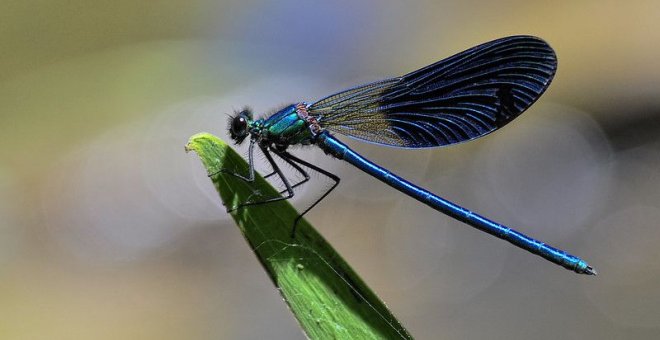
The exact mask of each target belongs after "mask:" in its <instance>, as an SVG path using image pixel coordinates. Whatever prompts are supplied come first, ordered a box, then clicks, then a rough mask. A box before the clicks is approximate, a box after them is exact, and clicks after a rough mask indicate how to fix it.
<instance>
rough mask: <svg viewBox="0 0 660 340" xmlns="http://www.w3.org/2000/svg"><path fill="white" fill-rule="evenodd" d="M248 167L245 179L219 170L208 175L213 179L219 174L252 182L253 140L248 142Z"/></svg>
mask: <svg viewBox="0 0 660 340" xmlns="http://www.w3.org/2000/svg"><path fill="white" fill-rule="evenodd" d="M248 166H249V170H248V171H249V172H248V175H247V177H245V176H243V175H241V174H238V173H235V172H233V171H231V170H229V169H220V170H218V171H216V172H214V173H212V174H209V175H208V176H209V177H213V176H215V175H217V174H219V173H224V174H228V175H232V176H234V177H238V178H240V179H242V180H244V181H246V182H254V139H252V140H250V147H249V148H248Z"/></svg>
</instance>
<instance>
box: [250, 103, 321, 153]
mask: <svg viewBox="0 0 660 340" xmlns="http://www.w3.org/2000/svg"><path fill="white" fill-rule="evenodd" d="M296 106H297V105H289V106H287V107H285V108H283V109H281V110H279V111H277V112H276V113H274V114H273V115H271V116H270V117H268V118H266V119H259V120H256V121H254V122H252V128H254V129H256V130H258V131H259V133H260V134H261V139H262V140H263V141H268V142H271V143H275V144H279V145H287V146H288V145H293V144H305V145H306V144H311V143H312V140H313V138H314V136H313V134H312V132H311V131H310V129H309V124H308V123H307V121H306V120H305V119H304V118H303V117H301V115H300V114H299V112H298V110H297V109H296ZM298 106H299V105H298Z"/></svg>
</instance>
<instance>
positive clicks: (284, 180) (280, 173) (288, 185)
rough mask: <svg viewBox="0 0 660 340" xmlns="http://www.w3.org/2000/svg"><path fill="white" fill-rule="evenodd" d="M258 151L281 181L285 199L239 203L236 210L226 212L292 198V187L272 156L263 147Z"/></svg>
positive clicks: (230, 210) (276, 198)
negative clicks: (285, 193) (262, 154)
mask: <svg viewBox="0 0 660 340" xmlns="http://www.w3.org/2000/svg"><path fill="white" fill-rule="evenodd" d="M260 149H261V151H262V152H263V153H264V155H266V159H267V160H268V162H269V163H270V165H271V166H272V167H273V170H275V172H276V173H277V175H278V176H280V178H281V179H282V182H283V183H284V186H285V187H286V190H285V191H286V192H287V195H286V196H285V197H273V198H269V199H265V200H263V201H258V202H245V203H241V204H239V205H238V206H237V207H236V208H233V209H227V211H228V212H232V211H234V210H236V209H238V208H242V207H247V206H251V205H260V204H266V203H272V202H277V201H282V200H288V199H289V198H291V197H293V196H294V192H293V187H292V186H291V184H289V180H287V179H286V177H285V176H284V174H283V173H282V170H280V167H279V166H278V165H277V163H275V161H274V160H273V156H271V155H270V152H269V151H268V149H267V148H266V147H264V146H261V147H260Z"/></svg>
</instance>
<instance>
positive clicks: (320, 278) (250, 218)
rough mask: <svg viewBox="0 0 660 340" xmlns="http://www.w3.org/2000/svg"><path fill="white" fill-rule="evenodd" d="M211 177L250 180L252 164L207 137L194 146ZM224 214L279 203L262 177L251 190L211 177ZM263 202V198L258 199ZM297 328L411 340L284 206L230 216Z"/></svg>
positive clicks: (320, 335)
mask: <svg viewBox="0 0 660 340" xmlns="http://www.w3.org/2000/svg"><path fill="white" fill-rule="evenodd" d="M186 150H194V151H195V152H197V154H198V155H199V157H200V158H201V160H202V163H203V164H204V166H205V167H206V170H207V171H208V172H209V173H216V172H217V171H218V170H219V169H229V170H231V171H233V172H236V173H239V174H247V171H248V164H247V163H246V162H245V160H243V158H242V157H240V156H239V155H238V154H237V153H236V152H235V151H234V150H232V149H231V148H230V147H229V146H228V145H227V144H226V143H224V142H223V141H222V140H220V139H218V138H217V137H215V136H213V135H210V134H208V133H200V134H197V135H194V136H192V137H191V138H190V141H189V142H188V144H187V145H186ZM212 180H213V184H214V185H215V187H216V189H217V190H218V193H220V197H221V199H222V202H223V204H224V205H225V206H229V207H235V206H236V205H238V204H239V203H240V202H246V201H247V200H249V199H254V198H255V196H254V194H255V193H258V194H259V195H260V197H262V198H270V197H276V196H278V195H279V194H278V191H277V190H275V189H274V188H273V187H272V186H271V185H270V184H269V183H268V182H267V181H265V180H264V179H263V178H262V177H261V176H259V175H257V176H256V179H255V181H254V182H253V183H247V182H245V181H243V180H241V179H239V178H236V177H235V176H232V175H226V174H218V175H214V176H213V178H212ZM257 199H258V198H257ZM231 215H232V217H233V218H234V220H235V221H236V224H237V225H238V227H239V229H240V230H241V232H242V233H243V236H244V237H245V239H246V240H247V241H248V243H249V244H250V247H251V248H252V250H253V251H254V253H255V254H256V255H257V257H258V258H259V260H260V261H261V264H262V265H263V267H264V269H265V270H266V272H268V275H269V276H270V277H271V279H272V280H273V283H274V284H275V286H276V287H277V288H278V290H279V292H280V294H281V295H282V297H283V298H284V301H286V302H287V304H288V305H289V308H290V309H291V311H292V312H293V314H294V316H295V317H296V318H297V319H298V322H299V323H300V326H301V327H302V328H303V330H304V332H305V333H306V334H307V336H308V337H309V338H311V339H412V337H411V336H410V335H409V334H408V332H407V331H406V329H405V328H403V326H401V324H400V323H399V321H398V320H396V318H395V317H394V316H393V315H392V313H391V312H390V311H389V310H388V309H387V307H386V306H385V304H383V302H382V301H380V299H379V298H378V297H377V296H376V295H375V294H374V293H373V292H372V291H371V289H369V287H367V285H366V284H365V283H364V282H363V281H362V280H361V279H360V277H358V275H357V274H356V273H355V272H354V271H353V270H352V269H351V268H350V267H349V266H348V264H347V263H346V262H345V261H344V260H343V259H342V258H341V256H339V254H337V252H336V251H335V250H334V249H332V247H331V246H330V245H329V244H328V242H327V241H325V239H323V237H322V236H321V235H320V234H319V233H318V232H317V231H316V230H315V229H314V228H313V227H312V226H311V225H310V224H309V223H308V222H307V221H306V220H304V219H303V220H301V222H300V224H299V225H298V229H297V231H296V235H295V238H291V228H292V225H293V220H294V219H295V218H296V216H298V212H297V211H296V210H295V209H294V208H293V207H292V206H291V204H289V202H287V201H279V202H275V203H269V204H263V205H257V206H249V207H244V208H240V209H238V210H236V211H234V212H232V213H231Z"/></svg>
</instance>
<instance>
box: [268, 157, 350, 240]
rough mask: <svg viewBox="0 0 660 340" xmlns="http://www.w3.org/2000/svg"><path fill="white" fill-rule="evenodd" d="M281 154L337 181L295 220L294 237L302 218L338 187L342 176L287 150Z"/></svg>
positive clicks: (292, 232) (292, 236)
mask: <svg viewBox="0 0 660 340" xmlns="http://www.w3.org/2000/svg"><path fill="white" fill-rule="evenodd" d="M280 156H281V157H282V158H283V159H285V160H286V159H288V160H289V161H293V162H296V163H299V164H302V165H304V166H306V167H308V168H310V169H312V170H315V171H317V172H319V173H321V174H323V175H325V176H327V177H328V178H330V179H332V180H333V181H334V182H335V183H334V184H332V186H331V187H330V188H329V189H328V190H326V192H325V193H323V195H321V197H320V198H319V199H317V200H316V201H315V202H314V203H313V204H312V205H310V206H309V207H308V208H307V209H305V211H303V212H302V213H301V214H300V215H298V217H296V219H295V221H294V222H293V228H292V229H291V238H294V237H295V236H296V227H297V226H298V222H300V219H301V218H302V217H303V216H304V215H305V214H306V213H307V212H308V211H310V210H312V208H314V207H315V206H316V205H317V204H319V202H321V201H322V200H323V199H324V198H325V197H326V196H328V194H330V192H331V191H332V190H334V189H335V188H336V187H337V185H339V181H340V178H339V176H337V175H335V174H333V173H331V172H329V171H327V170H324V169H321V168H319V167H318V166H316V165H314V164H311V163H309V162H307V161H304V160H302V159H300V158H298V157H296V156H294V155H292V154H290V153H288V152H286V151H283V152H281V153H280Z"/></svg>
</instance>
